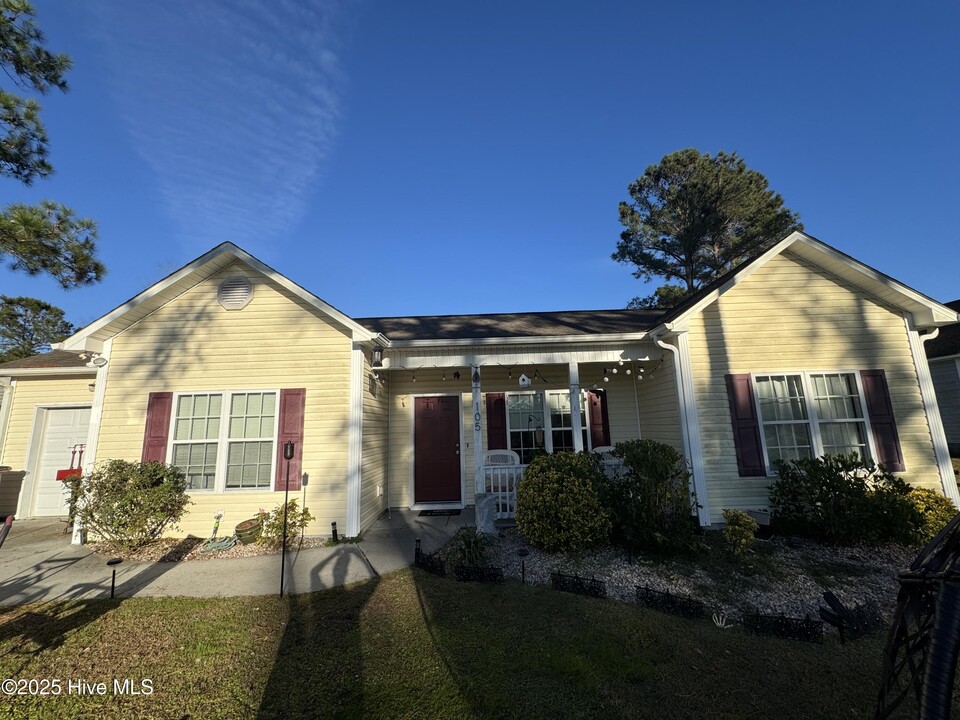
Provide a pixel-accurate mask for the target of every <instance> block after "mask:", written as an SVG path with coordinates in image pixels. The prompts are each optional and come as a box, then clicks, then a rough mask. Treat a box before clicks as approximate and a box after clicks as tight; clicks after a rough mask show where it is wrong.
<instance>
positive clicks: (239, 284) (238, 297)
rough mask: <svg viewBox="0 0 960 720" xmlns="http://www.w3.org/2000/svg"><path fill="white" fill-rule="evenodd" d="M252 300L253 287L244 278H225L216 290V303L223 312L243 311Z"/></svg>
mask: <svg viewBox="0 0 960 720" xmlns="http://www.w3.org/2000/svg"><path fill="white" fill-rule="evenodd" d="M252 299H253V286H252V285H251V284H250V281H249V280H248V279H247V278H245V277H232V278H227V279H226V280H224V281H223V282H222V283H220V287H218V288H217V302H219V303H220V305H222V306H223V309H224V310H243V308H245V307H246V306H247V305H248V304H249V302H250V300H252Z"/></svg>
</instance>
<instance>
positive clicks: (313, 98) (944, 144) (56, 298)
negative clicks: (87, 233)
mask: <svg viewBox="0 0 960 720" xmlns="http://www.w3.org/2000/svg"><path fill="white" fill-rule="evenodd" d="M36 6H37V10H38V19H39V23H40V26H41V27H42V28H43V29H44V31H45V32H46V34H47V37H48V44H49V46H50V47H51V48H52V49H54V50H57V51H63V52H67V53H69V54H70V55H71V56H72V57H73V60H74V69H73V70H72V71H71V73H70V75H69V81H70V83H71V86H72V89H71V92H69V93H68V94H66V95H62V96H61V95H51V96H49V97H45V98H43V99H42V103H43V105H44V108H45V110H44V119H45V121H46V123H47V126H48V131H49V133H50V138H51V144H52V149H53V152H52V158H51V159H52V161H53V163H54V166H55V168H56V171H57V172H56V174H55V175H54V176H53V177H52V178H50V179H48V180H46V181H39V182H37V183H36V184H35V185H34V186H33V187H31V188H23V187H21V186H20V185H18V184H17V183H16V182H15V181H13V180H4V181H3V188H4V190H5V192H6V198H7V199H8V200H26V201H35V200H38V199H41V198H48V197H49V198H52V199H55V200H58V201H60V202H63V203H66V204H68V205H70V206H72V207H74V208H75V209H76V210H77V211H78V212H79V213H80V214H81V215H84V216H89V217H93V218H95V219H96V220H97V221H98V222H99V225H100V242H99V247H100V255H101V257H102V259H103V261H104V262H105V263H106V265H107V267H108V271H109V274H108V275H107V277H106V278H105V279H104V281H103V282H102V283H100V284H99V285H97V286H93V287H89V288H82V289H78V290H72V291H69V292H64V291H62V290H60V289H59V288H58V287H57V286H56V284H55V283H53V282H52V281H48V280H45V279H42V278H27V277H24V276H20V275H14V274H12V273H10V272H8V271H6V270H0V292H3V293H4V294H8V295H17V294H24V295H31V296H35V297H41V298H43V299H46V300H48V301H50V302H53V303H54V304H57V305H60V306H61V307H63V308H64V309H65V310H67V314H68V318H69V319H70V320H72V321H73V322H74V323H77V324H84V323H87V322H89V321H91V320H93V319H95V318H96V317H98V316H99V315H101V314H103V313H104V312H107V311H108V310H110V309H112V308H113V307H115V306H116V305H118V304H119V303H121V302H123V301H124V300H126V299H127V298H129V297H131V296H133V295H135V294H136V293H138V292H140V291H141V290H143V289H144V288H145V287H147V286H148V285H150V284H151V283H153V282H155V281H156V280H158V279H160V278H161V277H163V276H164V275H166V274H168V273H169V272H171V271H173V270H175V269H176V268H178V267H180V266H181V265H183V264H184V263H186V262H188V261H189V260H191V259H193V258H194V257H196V256H198V255H200V254H202V253H203V252H204V251H206V250H208V249H209V248H211V247H213V246H215V245H217V244H218V243H220V242H223V241H225V240H231V241H233V242H236V243H237V244H239V245H240V246H242V247H244V248H245V249H247V250H248V251H250V252H251V253H253V254H254V255H256V256H257V257H259V258H260V259H261V260H263V261H264V262H266V263H268V264H270V265H272V266H273V267H275V268H276V269H277V270H279V271H280V272H282V273H284V274H285V275H287V276H288V277H290V278H291V279H293V280H294V281H296V282H298V283H300V284H301V285H303V286H305V287H306V288H308V289H309V290H311V291H313V292H314V293H316V294H317V295H319V296H320V297H322V298H324V299H325V300H327V301H328V302H330V303H332V304H333V305H335V306H337V307H338V308H340V309H341V310H343V311H345V312H347V313H348V314H350V315H353V316H355V317H362V316H367V315H409V314H431V313H459V312H462V313H476V312H505V311H522V310H557V309H589V308H614V307H623V306H624V305H625V303H626V302H627V301H628V300H629V299H630V298H631V297H633V296H634V295H639V294H646V293H648V292H649V291H650V289H651V287H645V286H644V285H643V284H641V283H640V282H639V281H637V280H635V279H633V278H632V276H631V274H630V268H628V267H627V266H624V265H619V264H617V263H614V262H613V261H612V260H611V259H610V254H611V253H612V252H613V250H614V247H615V245H616V241H617V238H618V236H619V232H620V229H621V228H620V224H619V221H618V219H617V205H618V203H619V201H620V200H624V199H626V197H627V192H626V188H627V185H628V183H630V182H631V181H632V180H633V179H635V178H636V177H637V176H638V175H640V174H641V173H642V172H643V170H644V169H645V168H646V167H647V166H648V165H650V164H653V163H656V162H657V161H658V160H659V159H660V158H661V157H662V156H663V155H665V154H667V153H669V152H673V151H674V150H678V149H681V148H684V147H696V148H698V149H700V150H702V151H707V152H710V153H715V152H717V151H718V150H726V151H728V152H732V151H735V152H737V153H738V154H740V155H741V156H742V157H743V158H744V159H745V160H746V162H747V163H748V165H750V166H751V167H752V168H754V169H756V170H759V171H760V172H762V173H764V174H765V175H766V176H767V178H768V179H769V181H770V184H771V187H773V188H774V189H775V190H776V191H778V192H779V193H781V195H783V197H784V200H785V202H786V204H787V206H788V207H790V208H791V209H793V210H795V211H797V212H799V213H800V216H801V220H802V221H803V223H804V225H805V226H806V229H807V231H808V232H810V233H811V234H812V235H814V236H816V237H818V238H820V239H822V240H824V241H826V242H828V243H830V244H832V245H835V246H836V247H838V248H840V249H841V250H843V251H845V252H848V253H850V254H852V255H854V256H855V257H857V258H858V259H860V260H862V261H863V262H866V263H867V264H869V265H872V266H874V267H876V268H877V269H879V270H881V271H883V272H886V273H888V274H890V275H893V276H894V277H896V278H897V279H899V280H901V281H903V282H905V283H907V284H908V285H910V286H912V287H915V288H916V289H918V290H920V291H922V292H925V293H927V294H929V295H931V296H933V297H935V298H937V299H940V300H952V299H954V298H958V297H960V281H958V279H957V278H958V272H957V269H958V267H960V242H958V240H960V238H958V231H957V223H956V221H955V216H956V211H957V209H960V181H958V168H960V140H958V133H957V129H958V117H960V83H958V82H957V72H958V70H960V6H958V5H957V4H956V3H950V2H931V3H915V4H910V5H909V6H908V4H906V3H892V2H856V3H839V2H831V3H821V2H808V3H771V2H769V1H768V2H741V3H714V2H697V3H692V2H687V3H682V2H677V3H646V2H644V3H638V2H618V3H612V2H592V3H565V2H551V3H546V2H543V3H532V2H530V3H516V2H490V3H482V4H478V3H459V2H432V3H426V2H404V3H400V2H387V1H386V0H384V1H382V2H372V1H370V0H368V1H366V2H326V1H319V2H309V3H308V2H302V1H301V2H298V1H297V0H269V1H268V0H264V1H262V2H253V1H252V0H251V1H242V0H204V2H202V3H198V2H192V1H185V0H166V1H163V2H159V1H138V2H136V3H116V2H106V0H96V1H93V0H84V1H83V2H76V3H64V2H60V1H58V0H38V1H37V2H36ZM655 284H656V283H655Z"/></svg>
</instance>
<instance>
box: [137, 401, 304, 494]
mask: <svg viewBox="0 0 960 720" xmlns="http://www.w3.org/2000/svg"><path fill="white" fill-rule="evenodd" d="M305 393H306V391H305V390H304V389H302V388H300V389H290V390H287V389H284V390H235V391H218V392H182V393H151V394H150V399H149V402H148V412H147V427H146V432H145V436H144V449H143V458H144V460H158V461H166V462H169V463H171V464H172V465H176V466H177V467H179V468H180V469H182V470H183V472H184V473H185V474H186V476H187V488H188V489H189V490H190V491H191V492H202V491H214V492H224V491H228V492H229V491H242V490H268V489H270V488H271V487H276V488H277V489H279V490H282V489H283V478H285V477H286V464H285V463H286V461H285V460H283V443H285V442H287V441H293V442H294V447H295V450H294V459H293V460H292V461H291V463H290V488H291V489H299V488H300V475H301V470H300V466H301V461H300V458H301V456H302V448H301V445H302V443H303V410H304V398H305Z"/></svg>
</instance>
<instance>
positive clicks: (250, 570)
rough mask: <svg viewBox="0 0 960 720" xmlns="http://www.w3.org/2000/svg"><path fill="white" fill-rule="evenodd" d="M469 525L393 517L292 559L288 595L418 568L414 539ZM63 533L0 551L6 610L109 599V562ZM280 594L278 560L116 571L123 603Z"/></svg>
mask: <svg viewBox="0 0 960 720" xmlns="http://www.w3.org/2000/svg"><path fill="white" fill-rule="evenodd" d="M470 524H473V511H472V509H469V510H464V511H463V513H462V514H461V515H460V516H440V517H419V515H418V513H417V512H414V511H409V510H394V511H393V512H392V513H391V514H390V515H384V516H383V517H381V518H380V519H379V520H378V521H377V522H376V523H375V524H374V526H373V527H372V528H370V529H369V530H368V531H367V532H366V533H364V540H363V542H362V543H356V544H345V545H338V546H336V547H330V548H309V549H305V550H299V551H296V552H288V553H287V575H286V580H285V592H289V593H309V592H316V591H318V590H325V589H327V588H331V587H336V586H338V585H345V584H347V583H352V582H357V581H359V580H366V579H368V578H371V577H374V576H376V575H378V574H384V573H388V572H393V571H394V570H398V569H400V568H403V567H406V566H407V565H409V564H410V563H411V562H413V550H414V543H415V540H416V538H418V537H419V538H421V541H422V547H423V549H424V551H426V552H433V551H434V550H436V549H438V548H439V547H441V546H442V545H443V544H444V543H446V542H447V540H449V539H450V537H451V536H452V535H453V534H454V533H455V532H456V531H457V530H458V529H459V528H460V527H462V526H464V525H470ZM62 528H63V524H62V523H61V522H59V521H57V520H52V521H51V520H23V521H16V522H14V524H13V528H12V529H11V531H10V535H9V536H8V537H7V540H6V542H5V543H4V545H3V548H2V549H0V605H19V604H22V603H28V602H44V601H48V600H70V599H77V598H105V597H109V596H110V576H111V568H108V567H107V565H106V558H104V557H101V556H99V555H96V554H94V553H92V552H91V551H90V550H88V549H86V548H85V547H83V546H76V545H70V536H69V535H64V534H63V531H62ZM279 589H280V555H279V554H276V555H258V556H255V557H246V558H233V559H213V560H191V561H187V562H155V563H136V562H124V563H122V564H121V565H119V566H118V567H117V588H116V595H117V596H118V597H171V596H190V597H227V596H237V595H272V594H276V593H278V592H279Z"/></svg>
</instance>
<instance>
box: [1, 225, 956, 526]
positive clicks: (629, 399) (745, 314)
mask: <svg viewBox="0 0 960 720" xmlns="http://www.w3.org/2000/svg"><path fill="white" fill-rule="evenodd" d="M957 320H958V316H957V313H956V312H954V311H953V310H951V309H949V308H947V307H944V306H942V305H940V304H939V303H937V302H934V301H933V300H930V299H929V298H926V297H925V296H923V295H921V294H920V293H917V292H916V291H913V290H911V289H910V288H907V287H905V286H903V285H901V284H899V283H897V282H896V281H894V280H892V279H890V278H888V277H886V276H885V275H882V274H881V273H878V272H877V271H875V270H872V269H870V268H868V267H866V266H864V265H862V264H861V263H859V262H857V261H856V260H854V259H852V258H850V257H848V256H846V255H843V254H842V253H840V252H838V251H837V250H835V249H833V248H831V247H830V246H828V245H826V244H824V243H822V242H820V241H818V240H816V239H814V238H811V237H809V236H807V235H805V234H803V233H793V234H792V235H790V236H789V237H787V238H785V239H784V240H783V241H781V242H780V243H778V244H777V245H776V246H775V247H773V248H772V249H770V250H769V251H767V252H766V253H764V254H763V255H761V256H759V257H757V258H754V259H753V260H751V261H750V262H748V263H745V264H744V265H742V266H740V267H739V268H738V269H736V270H735V271H733V272H731V273H730V274H729V275H727V276H725V277H724V278H721V279H720V280H718V281H716V282H715V283H713V284H712V285H711V286H709V287H707V288H704V289H703V290H702V291H700V292H699V293H697V295H695V296H694V297H692V298H689V299H688V300H687V301H685V302H684V303H683V304H682V305H681V306H679V307H677V308H674V309H673V310H670V311H667V312H664V311H660V310H610V311H573V312H556V313H513V314H502V315H467V316H463V315H461V316H457V315H446V316H429V317H414V318H408V317H401V318H398V317H379V318H359V319H354V318H350V317H347V316H346V315H344V314H343V313H341V312H339V311H337V310H336V309H335V308H333V307H332V306H330V305H328V304H327V303H325V302H324V301H322V300H320V299H319V298H317V297H316V296H314V295H312V294H311V293H310V292H308V291H307V290H305V289H303V288H301V287H299V286H297V285H296V284H294V283H292V282H291V281H289V280H288V279H286V278H285V277H283V276H282V275H280V274H279V273H277V272H276V271H274V270H272V269H271V268H269V267H267V266H266V265H264V264H262V263H261V262H259V261H258V260H256V259H255V258H253V257H252V256H250V255H249V254H247V253H246V252H244V251H243V250H241V249H239V248H237V247H236V246H234V245H231V244H229V243H227V244H224V245H220V246H218V247H217V248H214V249H213V250H211V251H210V252H208V253H207V254H205V255H204V256H202V257H200V258H198V259H197V260H195V261H194V262H192V263H190V264H189V265H187V266H185V267H184V268H182V269H181V270H179V271H177V272H176V273H174V274H173V275H171V276H169V277H168V278H165V279H164V280H162V281H160V282H158V283H157V284H156V285H154V286H153V287H151V288H149V289H147V290H145V291H144V292H143V293H141V294H140V295H138V296H137V297H135V298H133V299H131V300H130V301H128V302H127V303H125V304H124V305H122V306H120V307H119V308H117V309H116V310H114V311H112V312H110V313H108V314H107V315H105V316H104V317H102V318H101V319H99V320H97V321H96V322H94V323H92V324H91V325H89V326H88V327H86V328H84V329H82V330H80V331H79V332H77V333H76V334H75V335H74V336H72V337H70V338H68V339H67V340H65V341H64V342H63V343H61V345H60V347H59V349H58V350H56V351H55V352H54V353H51V354H50V357H49V359H48V360H47V361H46V364H47V365H51V367H46V368H43V369H40V368H37V367H32V366H31V363H33V364H34V365H35V364H36V363H37V362H39V360H37V359H30V362H27V361H19V362H15V363H8V364H7V365H5V366H0V383H3V385H4V387H5V392H4V397H3V404H2V407H0V443H2V455H0V458H2V463H3V464H6V465H10V466H11V467H13V468H15V469H22V470H23V471H25V473H26V475H25V479H24V483H23V490H21V492H20V495H19V503H18V510H17V512H18V513H19V514H20V515H21V516H24V517H29V516H31V515H35V514H39V513H38V509H39V508H41V507H43V508H46V510H45V511H44V512H47V513H48V514H49V513H50V512H55V508H54V509H53V510H51V509H50V508H51V507H52V506H51V505H49V502H48V501H45V502H47V504H46V505H41V504H40V502H39V500H38V499H37V498H38V497H39V495H38V492H37V488H41V487H46V488H47V496H49V492H50V483H51V482H52V481H51V480H50V479H49V477H46V476H42V475H43V473H47V474H49V467H48V466H49V465H50V463H55V462H56V461H55V460H50V461H48V462H46V464H44V463H41V462H39V458H40V457H41V456H42V457H48V456H49V457H53V458H57V457H59V456H58V455H57V453H58V452H60V453H61V455H62V452H63V451H65V450H66V448H60V447H59V446H57V445H56V443H54V444H53V445H51V442H52V441H48V440H47V433H48V430H49V428H48V423H47V420H46V419H45V415H44V413H45V412H47V410H46V408H50V407H53V406H56V405H57V404H58V403H66V404H67V406H68V407H74V406H79V405H83V406H84V407H86V408H88V414H89V421H88V424H87V425H86V426H85V431H86V432H85V438H84V440H85V442H84V445H85V448H84V451H85V454H84V460H83V462H84V465H85V467H90V466H92V465H93V464H94V463H97V462H101V461H105V460H108V459H113V458H121V459H126V460H140V459H156V460H163V461H165V462H172V463H174V464H176V465H178V466H180V467H181V468H182V469H183V470H184V472H185V473H186V474H187V477H188V480H189V482H190V487H191V499H192V500H193V503H194V504H193V505H192V506H191V508H190V512H189V515H188V516H187V517H186V519H185V520H184V521H183V522H182V523H181V526H180V529H179V532H180V533H189V534H193V535H204V534H206V533H208V532H209V529H210V527H211V525H212V521H213V516H214V513H215V512H216V511H217V510H221V509H222V510H224V511H225V520H224V522H225V523H226V525H227V527H230V526H231V525H232V524H233V523H236V522H239V521H240V520H242V519H245V518H247V517H250V516H251V515H253V514H254V513H256V511H257V510H258V508H260V507H264V508H272V507H274V506H275V505H276V504H277V503H278V502H280V500H281V498H282V492H283V490H284V487H285V485H284V483H285V476H284V473H285V470H286V466H285V464H284V462H283V460H282V457H281V455H282V453H281V446H282V444H283V442H285V441H286V440H290V441H292V442H294V443H295V447H296V455H295V459H294V460H293V461H292V462H291V469H292V477H291V487H290V492H291V495H292V496H294V497H297V498H303V499H304V501H305V504H306V505H307V506H308V507H309V508H310V510H311V512H313V514H314V515H315V516H316V520H315V521H314V523H313V524H312V525H311V526H310V527H309V528H308V529H307V531H308V532H310V533H315V534H327V533H328V532H329V530H330V523H331V522H336V523H337V525H338V528H339V530H340V532H341V533H343V534H346V535H348V536H354V535H357V534H359V533H361V532H362V531H363V530H365V529H366V528H368V527H370V526H371V525H372V524H373V523H374V522H375V520H376V519H377V518H378V517H379V516H380V514H382V513H383V512H384V511H385V510H386V509H387V508H388V507H401V508H411V509H429V508H451V507H464V506H468V505H473V504H474V502H475V499H476V498H477V496H478V495H481V494H484V495H487V494H492V495H493V496H494V498H495V500H496V509H497V512H498V514H499V515H500V516H501V517H509V516H510V515H512V513H513V509H514V507H515V505H514V501H515V489H516V485H517V483H518V482H521V481H522V476H523V471H524V469H525V467H526V465H527V463H528V462H529V460H530V458H531V457H532V456H533V455H534V454H535V453H537V452H542V451H546V452H560V451H567V450H569V451H578V450H599V451H600V452H604V449H605V448H609V447H610V446H612V445H615V444H616V443H618V442H621V441H624V440H629V439H633V438H639V437H643V438H651V439H655V440H659V441H662V442H666V443H669V444H671V445H673V446H674V447H676V448H678V449H679V450H680V451H681V452H682V453H683V454H684V456H685V457H686V459H687V461H688V463H689V464H690V467H691V470H692V485H693V488H694V489H695V491H696V494H697V499H698V502H699V505H700V510H699V520H700V522H701V523H702V524H704V525H708V524H715V523H718V522H721V521H722V511H723V509H724V508H728V507H737V508H743V509H763V508H765V507H766V505H767V502H768V499H767V487H768V485H769V483H770V476H771V473H772V463H773V461H774V460H776V459H777V458H781V457H799V456H810V455H818V454H822V453H823V452H828V451H850V450H853V449H855V450H857V451H859V452H862V453H863V454H864V455H869V456H870V457H871V458H874V459H876V460H878V461H880V462H884V463H885V464H887V465H888V467H890V468H891V469H893V470H894V471H896V472H898V473H902V474H903V476H904V477H905V478H906V479H907V480H909V481H910V482H912V483H915V484H918V485H923V486H928V487H934V488H937V489H939V490H940V491H942V492H943V493H944V494H946V495H947V496H948V497H950V498H951V499H953V500H954V502H957V501H958V500H960V498H958V496H957V487H956V482H955V479H954V476H953V473H952V471H951V470H950V462H949V457H948V452H947V446H946V440H945V437H944V430H943V426H942V424H941V422H940V416H939V413H938V408H937V399H936V394H935V393H934V391H933V387H932V380H931V375H930V368H929V367H928V365H927V361H926V357H925V354H924V340H925V338H927V337H929V336H930V335H931V334H932V333H935V332H936V331H937V329H938V328H940V327H941V326H946V325H949V324H950V323H955V322H957ZM38 357H40V358H45V357H48V356H38ZM58 363H59V366H58ZM78 412H82V409H81V410H78ZM76 417H86V416H84V415H82V414H81V415H77V416H70V418H67V416H66V415H64V416H63V417H62V418H61V420H62V422H61V425H63V426H65V427H66V425H67V424H68V423H67V420H69V419H71V418H73V421H74V422H75V419H76ZM58 427H59V426H58ZM64 432H66V430H64ZM51 437H54V436H53V435H51ZM56 437H59V436H56ZM58 442H59V441H58ZM65 460H69V457H66V458H65ZM47 496H45V497H47ZM0 497H3V489H2V488H0Z"/></svg>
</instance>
